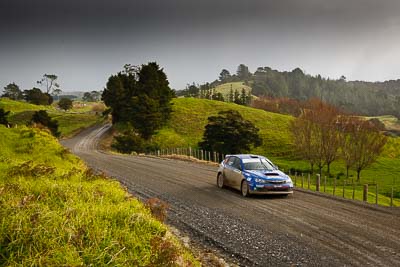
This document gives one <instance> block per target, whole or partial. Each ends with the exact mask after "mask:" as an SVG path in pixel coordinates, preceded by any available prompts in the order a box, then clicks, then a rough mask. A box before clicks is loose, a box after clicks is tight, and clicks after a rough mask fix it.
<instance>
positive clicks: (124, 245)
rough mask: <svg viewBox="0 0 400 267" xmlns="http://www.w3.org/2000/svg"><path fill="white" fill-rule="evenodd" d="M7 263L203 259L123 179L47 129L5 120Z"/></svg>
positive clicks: (1, 220) (1, 154)
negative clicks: (88, 162) (89, 163)
mask: <svg viewBox="0 0 400 267" xmlns="http://www.w3.org/2000/svg"><path fill="white" fill-rule="evenodd" d="M0 136H1V137H2V138H1V139H0V147H1V150H0V265H4V266H32V265H33V266H77V265H92V266H102V265H112V266H177V265H195V266H196V265H198V263H197V262H196V261H195V260H194V259H193V256H191V254H190V253H189V252H188V251H187V250H185V249H184V248H182V246H181V245H180V244H179V242H178V241H177V240H176V239H175V238H174V237H172V236H171V235H170V234H168V229H167V227H166V226H164V225H163V224H162V223H161V222H160V221H157V220H156V219H154V218H153V217H152V216H151V214H150V211H149V210H148V209H146V208H145V207H144V206H143V205H142V204H141V203H140V202H139V201H138V200H137V199H135V198H133V197H132V196H131V195H129V194H128V193H127V192H126V191H125V190H124V189H122V188H121V187H120V185H119V183H118V182H116V181H112V180H110V179H107V178H105V177H103V176H102V175H96V174H94V173H93V172H91V171H90V170H89V169H87V168H86V167H85V165H84V164H83V163H82V162H81V161H80V160H79V159H78V158H76V157H75V156H73V155H72V154H70V153H69V152H68V151H67V150H66V149H64V148H63V147H61V146H60V145H59V144H58V142H57V140H56V139H54V138H53V137H52V136H50V135H49V134H48V133H47V132H45V131H40V130H39V129H30V128H27V127H20V128H11V129H8V128H5V127H3V126H0Z"/></svg>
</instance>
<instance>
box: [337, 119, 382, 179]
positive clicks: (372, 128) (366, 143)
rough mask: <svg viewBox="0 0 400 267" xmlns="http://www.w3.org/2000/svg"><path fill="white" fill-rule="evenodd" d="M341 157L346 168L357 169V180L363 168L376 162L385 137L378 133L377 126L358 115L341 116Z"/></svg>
mask: <svg viewBox="0 0 400 267" xmlns="http://www.w3.org/2000/svg"><path fill="white" fill-rule="evenodd" d="M340 124H341V130H342V131H341V135H340V137H341V138H340V141H341V148H342V149H341V150H342V157H343V159H344V160H345V163H346V170H347V176H348V169H349V168H354V169H355V170H356V171H357V181H359V180H360V173H361V171H362V170H363V169H365V168H366V167H368V166H370V165H371V164H372V163H374V162H376V160H377V158H378V156H379V155H380V154H381V153H382V151H383V148H384V146H385V144H386V142H387V137H386V136H384V135H382V134H381V133H380V129H379V126H377V125H376V124H374V123H372V122H371V121H367V120H363V119H361V118H358V117H350V116H349V117H344V116H343V117H342V118H341V121H340Z"/></svg>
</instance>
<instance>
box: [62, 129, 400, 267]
mask: <svg viewBox="0 0 400 267" xmlns="http://www.w3.org/2000/svg"><path fill="white" fill-rule="evenodd" d="M108 129H109V126H108V125H105V126H97V127H93V128H90V129H87V130H85V131H83V132H82V133H80V134H79V135H77V136H76V137H74V138H72V139H69V140H64V141H63V142H62V143H63V145H64V146H66V147H68V148H69V149H70V150H71V151H72V152H73V153H75V154H76V155H78V156H79V157H81V158H82V159H83V160H84V161H86V162H87V164H88V165H89V166H91V167H92V168H94V169H96V170H100V171H102V172H104V173H106V174H107V175H109V176H112V177H114V178H115V179H117V180H119V181H120V182H121V183H122V184H123V185H124V186H126V187H127V188H128V190H129V191H130V192H131V193H132V194H133V195H135V196H137V197H139V198H142V199H146V198H151V197H157V198H160V199H162V200H164V201H165V202H167V203H168V204H169V206H170V208H169V210H168V223H169V224H171V225H173V226H175V227H176V228H178V229H180V230H181V231H182V232H184V233H186V234H187V235H189V237H190V238H192V239H193V240H196V241H197V242H200V243H201V244H203V245H204V246H207V247H209V248H211V249H213V250H216V251H218V253H219V254H221V255H223V257H224V258H225V259H226V261H227V262H230V263H235V264H238V265H240V266H400V209H399V208H384V207H376V206H374V205H365V204H363V203H355V202H353V201H345V200H342V199H340V198H332V197H326V196H322V195H319V194H312V193H307V192H304V191H298V190H296V191H295V192H294V194H293V195H292V196H289V197H287V198H286V197H279V196H255V197H251V198H243V197H242V196H241V195H240V193H239V192H236V191H234V190H229V189H222V190H221V189H218V188H217V186H216V170H217V167H215V166H212V165H207V164H200V163H192V162H185V161H178V160H171V159H160V158H152V157H142V156H128V155H126V156H125V155H115V154H110V153H107V152H105V151H101V150H99V149H97V144H98V142H99V140H100V138H101V136H102V135H103V134H104V133H105V132H106V131H107V130H108Z"/></svg>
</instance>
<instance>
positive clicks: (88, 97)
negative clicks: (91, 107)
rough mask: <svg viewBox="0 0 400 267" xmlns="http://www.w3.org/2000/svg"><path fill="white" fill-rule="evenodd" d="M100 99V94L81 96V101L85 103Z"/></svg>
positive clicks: (89, 93) (90, 93)
mask: <svg viewBox="0 0 400 267" xmlns="http://www.w3.org/2000/svg"><path fill="white" fill-rule="evenodd" d="M100 99H101V92H98V91H91V92H85V93H84V94H83V97H82V100H83V101H86V102H96V101H99V100H100Z"/></svg>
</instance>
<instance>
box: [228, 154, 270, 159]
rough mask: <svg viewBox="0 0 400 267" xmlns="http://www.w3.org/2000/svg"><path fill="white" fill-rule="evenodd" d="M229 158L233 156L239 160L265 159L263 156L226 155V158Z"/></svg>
mask: <svg viewBox="0 0 400 267" xmlns="http://www.w3.org/2000/svg"><path fill="white" fill-rule="evenodd" d="M231 156H235V157H238V158H240V159H257V158H261V159H265V157H264V156H260V155H253V154H233V155H226V157H231Z"/></svg>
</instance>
